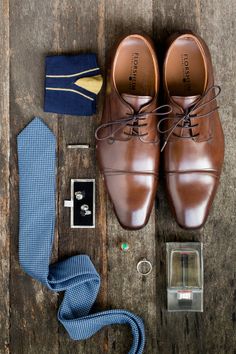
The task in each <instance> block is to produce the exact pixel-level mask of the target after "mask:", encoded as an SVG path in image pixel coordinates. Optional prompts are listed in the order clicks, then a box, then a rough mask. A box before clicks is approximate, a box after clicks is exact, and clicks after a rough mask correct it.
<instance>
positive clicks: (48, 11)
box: [0, 0, 236, 354]
mask: <svg viewBox="0 0 236 354" xmlns="http://www.w3.org/2000/svg"><path fill="white" fill-rule="evenodd" d="M235 18H236V2H235V1H234V0H224V1H221V0H176V1H173V0H153V1H152V0H126V1H125V0H100V1H96V0H78V1H76V0H74V1H73V0H48V1H38V0H21V1H20V0H1V1H0V181H1V182H0V196H1V199H0V210H1V213H0V236H1V237H0V284H1V285H0V353H1V354H3V353H4V354H5V353H12V354H18V353H19V354H44V353H47V354H48V353H50V354H58V353H60V354H66V353H67V354H72V353H81V354H97V353H110V354H116V353H117V354H122V353H127V352H128V349H129V346H130V343H131V335H130V333H129V331H128V330H127V328H124V327H122V326H121V327H120V326H115V327H112V328H111V327H110V328H106V329H104V330H102V331H101V332H100V333H98V334H97V335H96V336H94V337H93V338H91V339H90V340H87V341H83V342H73V341H71V340H70V339H69V338H68V335H67V334H66V332H65V330H64V329H63V328H62V326H60V325H59V324H58V322H57V319H56V311H57V308H58V304H59V303H60V300H61V298H60V296H59V297H58V296H57V294H55V293H52V292H50V291H48V290H47V289H46V288H45V287H43V286H41V285H40V284H39V283H38V282H36V281H34V280H32V279H31V278H30V277H29V276H27V275H25V274H24V273H23V272H22V271H21V269H20V268H19V264H18V251H17V243H18V207H17V206H18V176H17V155H16V136H17V134H18V133H19V132H20V130H21V129H22V128H24V127H25V125H26V124H27V123H28V122H29V121H30V120H31V119H32V117H33V116H36V115H39V116H41V117H43V119H44V120H45V121H46V122H47V123H48V125H49V126H50V127H51V128H52V130H53V131H54V133H55V134H56V135H57V138H58V156H59V158H58V218H57V231H56V242H55V247H54V255H53V258H54V260H56V259H58V257H59V258H60V257H65V256H69V255H72V254H77V253H87V254H89V255H90V256H91V258H92V260H93V261H94V263H95V265H96V267H97V269H98V271H99V272H100V273H101V275H102V288H101V292H100V295H99V298H98V301H97V304H96V308H97V309H108V308H117V307H118V308H119V307H122V308H127V309H129V310H132V311H134V312H136V313H137V314H139V315H140V316H142V317H143V319H144V321H145V325H146V334H147V344H146V348H145V353H147V354H152V353H161V354H170V353H172V354H177V353H178V354H185V353H186V354H187V353H191V354H192V353H193V354H197V353H201V354H206V353H209V354H225V353H227V354H235V353H236V310H235V306H236V281H235V272H236V267H235V264H236V235H235V233H236V232H235V231H236V219H235V218H236V213H235V212H236V208H235V206H236V205H235V204H236V190H235V187H236V153H235V151H236V143H235V128H236V117H235V108H236V107H235V93H236V92H235V79H236V77H235V64H236V58H235V48H236V36H235V30H236V26H235ZM180 29H191V30H193V31H196V32H197V33H198V34H200V35H202V36H203V38H204V39H205V40H206V42H207V43H208V45H209V47H210V50H211V53H212V59H213V63H214V66H215V74H216V83H217V84H220V85H221V86H222V94H221V97H220V99H219V101H220V104H221V109H220V113H221V118H222V122H223V126H224V131H225V138H226V156H225V164H224V169H223V174H222V178H221V185H220V188H219V191H218V194H217V197H216V199H215V202H214V207H213V209H212V211H211V214H210V217H209V219H208V222H207V224H206V225H205V227H204V228H203V229H202V230H201V231H196V232H186V231H183V230H181V229H180V228H179V227H178V226H177V225H176V223H175V222H174V220H173V218H172V216H171V214H170V211H169V208H168V205H167V203H166V197H165V193H164V191H163V184H162V183H161V185H160V188H159V191H158V196H157V210H156V212H155V211H153V213H152V216H151V219H150V222H149V224H148V225H147V227H146V228H144V229H143V230H141V231H139V232H127V231H124V230H122V228H121V227H120V226H119V225H118V222H117V220H116V218H115V216H114V213H113V211H112V207H111V204H110V202H109V200H108V199H107V195H106V192H105V190H104V187H103V182H102V180H101V177H100V175H99V172H98V168H97V166H96V161H95V151H94V145H95V142H94V130H95V127H96V126H97V124H98V123H99V120H100V117H101V109H102V101H103V95H100V98H99V107H98V114H97V116H96V117H72V116H60V115H56V114H46V113H44V112H43V109H42V107H43V94H44V92H43V85H44V58H45V56H46V55H47V54H61V53H81V52H97V53H98V58H99V63H100V65H101V67H102V68H103V72H104V69H105V66H106V59H107V53H109V50H110V48H111V46H112V45H113V42H114V41H115V40H116V39H117V37H118V36H119V35H121V34H129V33H134V32H138V33H144V32H145V33H147V34H149V35H150V36H152V37H153V39H154V41H155V43H156V45H157V51H158V54H159V56H160V58H161V56H162V55H163V48H164V47H163V44H164V42H165V39H166V38H167V36H168V35H169V34H171V33H172V32H174V31H176V30H180ZM160 62H161V61H160ZM68 143H89V144H91V146H92V148H91V149H90V150H89V151H82V152H79V151H71V150H67V149H66V144H68ZM83 177H96V181H97V191H98V192H97V225H96V229H95V230H80V231H76V230H71V229H70V228H69V211H68V210H67V209H66V210H65V209H64V207H63V201H64V199H66V198H68V197H69V188H70V183H69V182H70V179H71V178H83ZM122 240H127V241H128V242H129V243H130V252H128V253H127V254H122V253H121V252H120V251H119V248H118V245H119V242H120V241H122ZM192 240H194V241H202V242H203V243H204V263H205V295H204V313H200V314H196V313H192V314H191V313H189V314H180V313H168V312H167V311H166V281H165V277H166V264H165V242H166V241H192ZM143 257H147V258H148V259H149V260H150V261H151V262H152V263H153V264H154V269H153V272H152V274H151V275H150V276H148V277H147V278H145V279H144V278H142V277H141V276H139V275H138V274H137V273H136V263H137V261H139V260H140V259H141V258H143Z"/></svg>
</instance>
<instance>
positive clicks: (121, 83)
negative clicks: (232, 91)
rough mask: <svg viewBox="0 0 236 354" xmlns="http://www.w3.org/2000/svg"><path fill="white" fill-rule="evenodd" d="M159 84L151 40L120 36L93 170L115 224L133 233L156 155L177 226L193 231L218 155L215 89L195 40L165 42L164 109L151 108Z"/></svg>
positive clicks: (152, 181) (146, 201) (144, 211)
mask: <svg viewBox="0 0 236 354" xmlns="http://www.w3.org/2000/svg"><path fill="white" fill-rule="evenodd" d="M159 87H160V75H159V67H158V60H157V55H156V52H155V48H154V45H153V42H152V40H151V39H150V38H149V37H147V36H141V35H138V34H133V35H129V36H127V37H125V38H123V39H122V40H121V41H120V42H119V44H118V45H117V46H116V48H115V52H114V55H113V58H112V63H111V67H110V69H109V72H108V79H107V90H106V100H105V106H104V111H103V117H102V124H101V125H100V126H99V127H98V129H97V130H96V134H95V135H96V139H97V157H98V161H99V166H100V169H101V172H102V174H103V175H104V179H105V184H106V188H107V190H108V193H109V196H110V198H111V201H112V203H113V205H114V210H115V213H116V215H117V218H118V220H119V222H120V224H121V225H122V226H123V227H124V228H126V229H131V230H135V229H140V228H142V227H143V226H145V225H146V223H147V222H148V219H149V216H150V213H151V210H152V207H153V203H154V200H155V195H156V191H157V187H158V175H159V162H160V151H163V163H164V175H165V182H166V190H167V195H168V199H169V203H170V206H171V209H172V211H173V213H174V216H175V219H176V221H177V223H178V224H179V225H180V226H181V227H183V228H185V229H195V228H200V227H201V226H203V224H204V223H205V221H206V218H207V216H208V213H209V209H210V207H211V204H212V202H213V198H214V196H215V193H216V189H217V186H218V184H219V177H220V172H221V167H222V163H223V158H224V136H223V131H222V127H221V123H220V119H219V115H218V111H217V108H218V107H217V102H216V97H217V96H218V94H219V92H220V88H219V87H218V86H215V85H214V79H213V70H212V63H211V57H210V53H209V50H208V47H207V45H206V43H205V42H204V41H203V40H202V39H201V38H200V37H198V36H196V35H195V34H193V33H182V34H176V35H174V36H172V37H171V38H170V41H169V46H168V50H167V52H166V56H165V60H164V66H163V90H164V100H165V102H164V103H165V104H164V105H162V106H159V107H158V94H159ZM162 134H163V140H162V139H161V135H162ZM161 142H162V143H161Z"/></svg>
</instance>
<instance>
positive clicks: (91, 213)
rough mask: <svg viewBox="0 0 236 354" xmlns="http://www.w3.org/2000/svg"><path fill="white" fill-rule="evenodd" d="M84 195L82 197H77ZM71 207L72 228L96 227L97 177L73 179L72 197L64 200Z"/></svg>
mask: <svg viewBox="0 0 236 354" xmlns="http://www.w3.org/2000/svg"><path fill="white" fill-rule="evenodd" d="M78 193H79V194H80V195H82V198H81V199H78V198H77V197H76V195H77V194H78ZM64 206H65V207H68V208H70V209H71V211H70V227H71V228H94V227H95V179H71V199H70V200H65V201H64Z"/></svg>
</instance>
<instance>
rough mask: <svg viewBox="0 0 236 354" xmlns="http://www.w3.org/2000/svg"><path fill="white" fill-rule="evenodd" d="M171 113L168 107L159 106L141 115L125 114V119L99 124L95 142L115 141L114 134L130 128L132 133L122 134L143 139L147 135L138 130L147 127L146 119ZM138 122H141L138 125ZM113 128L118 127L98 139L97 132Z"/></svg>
mask: <svg viewBox="0 0 236 354" xmlns="http://www.w3.org/2000/svg"><path fill="white" fill-rule="evenodd" d="M165 108H168V110H167V111H164V112H162V110H163V109H165ZM171 112H172V108H171V107H170V106H169V105H162V106H159V107H158V108H156V109H154V110H153V111H151V112H141V113H134V114H131V113H127V117H123V118H121V119H117V120H113V121H110V122H107V123H104V124H101V125H100V126H99V127H98V128H97V129H96V131H95V138H96V139H97V140H106V139H109V140H111V142H113V141H115V134H116V133H118V132H119V131H120V130H122V129H124V128H125V127H127V126H128V127H131V128H133V129H132V132H131V133H127V132H124V134H125V135H128V136H136V137H143V136H146V135H148V133H140V131H139V128H141V127H145V126H147V122H146V119H148V118H149V117H151V116H163V115H167V114H170V113H171ZM140 122H143V123H141V124H140ZM114 126H118V127H117V128H116V129H115V130H114V131H113V132H111V133H110V134H108V135H106V136H104V137H99V132H100V131H101V130H103V129H105V128H108V127H110V128H112V127H114ZM157 141H158V140H156V141H148V143H155V142H157Z"/></svg>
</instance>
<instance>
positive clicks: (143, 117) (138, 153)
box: [95, 34, 160, 229]
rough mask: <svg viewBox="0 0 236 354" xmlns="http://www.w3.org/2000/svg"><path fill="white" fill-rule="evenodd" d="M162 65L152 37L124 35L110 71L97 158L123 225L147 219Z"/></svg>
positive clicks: (154, 178)
mask: <svg viewBox="0 0 236 354" xmlns="http://www.w3.org/2000/svg"><path fill="white" fill-rule="evenodd" d="M158 89H159V70H158V63H157V58H156V54H155V50H154V46H153V43H152V41H151V40H150V38H148V37H146V36H141V35H138V34H133V35H129V36H127V37H125V38H123V39H122V40H121V41H120V43H119V44H118V46H117V47H116V49H115V54H114V56H113V59H112V64H111V69H110V71H109V72H108V79H107V90H106V100H105V106H104V111H103V117H102V124H101V125H100V126H99V127H98V129H97V130H96V133H95V136H96V139H97V157H98V162H99V166H100V169H101V172H102V174H103V175H104V179H105V184H106V187H107V190H108V193H109V195H110V198H111V200H112V203H113V205H114V210H115V213H116V215H117V218H118V220H119V222H120V224H121V225H122V226H123V227H124V228H126V229H140V228H142V227H143V226H144V225H145V224H146V223H147V222H148V219H149V216H150V213H151V209H152V206H153V202H154V199H155V194H156V190H157V182H158V168H159V152H160V151H159V133H158V132H157V130H156V124H157V120H156V119H157V117H156V115H157V114H158V113H157V112H156V107H157V95H158Z"/></svg>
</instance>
